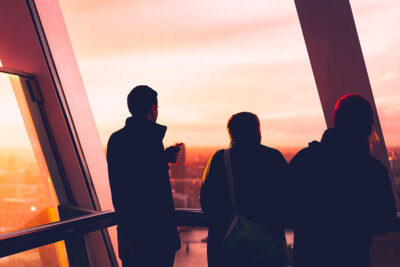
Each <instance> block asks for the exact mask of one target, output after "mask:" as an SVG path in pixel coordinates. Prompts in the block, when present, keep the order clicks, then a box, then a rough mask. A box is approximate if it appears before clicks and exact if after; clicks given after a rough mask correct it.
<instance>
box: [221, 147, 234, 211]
mask: <svg viewBox="0 0 400 267" xmlns="http://www.w3.org/2000/svg"><path fill="white" fill-rule="evenodd" d="M224 160H225V170H226V177H227V182H228V188H229V195H230V197H231V202H232V207H233V209H234V210H236V199H235V188H234V185H233V175H232V164H231V153H230V149H224Z"/></svg>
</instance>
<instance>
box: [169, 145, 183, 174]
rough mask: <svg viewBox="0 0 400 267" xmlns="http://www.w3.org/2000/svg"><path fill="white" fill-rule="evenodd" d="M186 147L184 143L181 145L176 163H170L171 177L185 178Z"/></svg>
mask: <svg viewBox="0 0 400 267" xmlns="http://www.w3.org/2000/svg"><path fill="white" fill-rule="evenodd" d="M185 168H186V149H185V144H182V145H181V150H180V151H179V155H178V158H177V160H176V163H173V164H171V178H177V179H179V178H185Z"/></svg>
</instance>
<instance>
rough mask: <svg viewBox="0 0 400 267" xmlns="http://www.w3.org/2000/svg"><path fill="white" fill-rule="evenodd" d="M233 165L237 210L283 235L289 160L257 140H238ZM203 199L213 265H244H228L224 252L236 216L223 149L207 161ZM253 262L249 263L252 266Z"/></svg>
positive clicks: (235, 144) (209, 262) (210, 258)
mask: <svg viewBox="0 0 400 267" xmlns="http://www.w3.org/2000/svg"><path fill="white" fill-rule="evenodd" d="M231 165H232V172H233V179H234V187H235V194H236V205H237V212H238V213H239V214H240V215H241V216H243V217H245V218H248V219H250V220H252V221H254V222H257V223H259V224H261V225H264V226H265V227H267V228H268V229H270V230H271V231H272V232H275V233H276V234H277V235H278V236H279V235H280V236H282V237H283V235H284V223H283V213H284V207H283V206H284V205H283V203H284V199H285V197H286V196H285V193H284V188H283V184H284V176H285V172H286V166H287V163H286V161H285V159H284V158H283V156H282V154H281V153H280V152H279V151H277V150H275V149H272V148H269V147H266V146H263V145H260V144H259V143H257V142H254V143H237V142H236V143H233V144H232V146H231ZM200 202H201V206H202V209H203V210H204V211H205V212H206V213H207V215H208V217H209V233H208V246H207V254H208V264H209V266H240V263H237V262H236V265H235V263H228V264H229V265H227V261H226V259H224V255H223V253H222V251H221V245H222V241H223V239H224V236H225V234H226V232H227V229H228V227H229V225H230V224H231V222H232V219H233V215H234V211H233V208H232V204H231V200H230V195H229V191H228V184H227V176H226V171H225V165H224V151H223V150H219V151H217V152H216V153H215V154H214V155H213V156H212V158H211V159H210V161H209V162H208V164H207V167H206V170H205V171H204V175H203V179H202V186H201V195H200ZM237 264H239V265H237ZM249 264H250V262H249V263H247V264H246V265H245V266H251V265H249Z"/></svg>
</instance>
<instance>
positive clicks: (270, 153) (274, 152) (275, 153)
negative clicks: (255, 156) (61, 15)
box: [260, 145, 286, 161]
mask: <svg viewBox="0 0 400 267" xmlns="http://www.w3.org/2000/svg"><path fill="white" fill-rule="evenodd" d="M260 149H261V151H262V152H263V153H264V155H265V156H267V157H273V158H277V159H279V160H281V159H285V158H284V156H283V155H282V152H280V151H279V150H278V149H276V148H272V147H269V146H265V145H261V146H260ZM285 161H286V160H285Z"/></svg>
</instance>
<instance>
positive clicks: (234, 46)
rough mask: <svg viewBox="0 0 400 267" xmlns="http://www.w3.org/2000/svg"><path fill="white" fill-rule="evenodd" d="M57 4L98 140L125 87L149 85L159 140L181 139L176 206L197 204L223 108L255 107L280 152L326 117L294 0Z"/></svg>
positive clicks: (111, 122) (114, 119) (120, 109)
mask: <svg viewBox="0 0 400 267" xmlns="http://www.w3.org/2000/svg"><path fill="white" fill-rule="evenodd" d="M60 5H61V8H62V11H63V15H64V19H65V22H66V25H67V28H68V31H69V34H70V38H71V41H72V45H73V47H74V51H75V53H76V57H77V61H78V65H79V67H80V70H81V73H82V77H83V81H84V83H85V87H86V89H87V92H88V96H89V101H90V104H91V107H92V110H93V113H94V117H95V120H96V123H97V126H98V129H99V133H100V136H101V140H102V143H103V145H104V146H105V145H106V143H107V141H108V138H109V136H110V134H111V133H112V132H114V131H116V130H118V129H119V128H121V127H122V126H123V125H124V123H125V119H126V117H128V116H129V112H128V109H127V107H126V104H125V103H126V96H127V94H128V93H129V91H130V90H131V89H132V88H133V87H134V86H136V85H139V84H147V85H149V86H151V87H153V88H154V89H155V90H156V91H158V93H159V118H158V122H159V123H161V124H165V125H167V126H168V131H167V135H166V138H165V140H164V144H165V145H166V146H168V145H172V144H174V143H175V142H183V143H184V144H185V152H184V153H181V158H180V159H179V160H178V162H177V164H174V165H172V166H171V184H172V188H173V191H174V201H175V206H176V207H178V208H199V207H200V205H199V201H198V199H199V189H200V181H201V176H202V174H203V170H204V167H205V165H206V163H207V161H208V159H209V158H210V156H211V155H212V154H213V153H214V152H215V151H216V150H217V149H219V148H223V147H227V146H228V145H229V138H228V134H227V130H226V123H227V120H228V119H229V117H230V116H231V115H232V114H234V113H237V112H240V111H250V112H253V113H256V114H257V115H258V116H259V117H260V120H261V124H262V134H263V144H265V145H268V146H272V147H275V148H278V149H280V150H281V151H282V152H283V154H284V155H285V156H286V158H287V159H288V160H289V159H291V157H292V156H293V155H294V154H295V153H296V152H297V151H298V150H299V149H300V148H301V147H304V146H307V144H308V142H309V141H312V140H314V139H317V140H319V139H320V136H321V134H322V132H323V130H324V129H325V127H326V126H325V122H324V117H323V113H322V109H321V105H320V101H319V97H318V93H317V89H316V86H315V82H314V78H313V74H312V70H311V66H310V63H309V59H308V55H307V51H306V47H305V44H304V39H303V36H302V32H301V28H300V24H299V21H298V17H297V13H296V9H295V5H294V3H293V1H279V0H273V1H263V0H251V1H227V0H219V1H215V0H207V1H187V0H174V1H173V0H166V1H156V0H151V1H124V0H117V1H106V0H98V1H84V2H82V1H78V0H60ZM180 253H183V252H180ZM190 253H194V252H193V251H192V250H190ZM204 257H205V255H204ZM177 259H179V258H177ZM187 266H190V265H187Z"/></svg>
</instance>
